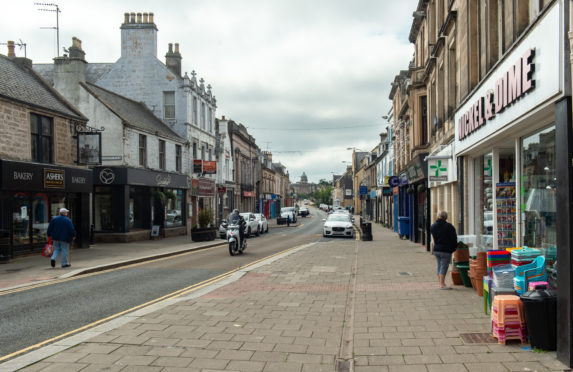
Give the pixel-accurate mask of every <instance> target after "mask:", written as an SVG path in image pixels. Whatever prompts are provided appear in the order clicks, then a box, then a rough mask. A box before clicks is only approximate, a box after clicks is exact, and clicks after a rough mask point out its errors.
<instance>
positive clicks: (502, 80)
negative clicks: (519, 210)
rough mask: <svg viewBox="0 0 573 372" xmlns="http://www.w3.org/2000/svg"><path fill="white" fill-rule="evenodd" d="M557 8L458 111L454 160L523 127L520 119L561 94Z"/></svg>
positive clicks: (532, 30) (557, 4) (559, 33)
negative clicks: (505, 133)
mask: <svg viewBox="0 0 573 372" xmlns="http://www.w3.org/2000/svg"><path fill="white" fill-rule="evenodd" d="M559 8H560V6H559V2H556V3H555V4H554V5H553V6H552V8H551V9H549V10H548V11H547V12H546V13H545V14H544V15H543V17H542V18H541V19H540V20H539V21H538V22H537V24H536V26H535V27H532V28H531V29H530V30H529V31H528V33H527V34H526V35H525V36H524V37H523V39H522V40H520V42H519V44H516V46H515V47H514V48H513V50H512V51H511V52H510V53H508V54H507V57H505V58H504V59H503V60H502V61H500V63H499V64H498V67H497V68H496V69H495V70H493V71H492V72H491V73H490V74H489V78H487V79H485V80H484V81H483V82H482V83H481V84H480V85H479V86H478V87H477V88H476V89H475V93H474V94H473V95H472V96H471V97H469V98H468V99H467V100H466V101H465V103H464V104H463V105H462V106H461V107H460V109H459V110H458V111H457V112H456V114H455V123H456V125H455V132H456V133H455V141H456V143H455V149H456V155H458V154H462V153H464V152H465V151H466V150H468V149H469V148H471V147H473V146H474V145H476V144H478V143H482V142H483V141H485V140H487V139H488V138H490V137H491V136H492V135H494V134H495V133H496V132H499V131H501V130H506V129H509V128H511V127H512V126H514V125H516V124H519V120H518V119H519V118H520V117H522V116H523V115H525V114H527V113H528V112H531V111H532V110H534V109H535V108H536V107H537V106H539V105H541V104H543V103H546V102H547V101H548V100H549V99H552V98H554V97H556V96H557V95H559V94H562V92H563V89H564V88H563V87H564V84H565V82H564V76H565V74H563V73H559V71H563V66H562V65H563V58H562V57H561V54H560V49H561V47H560V46H561V45H562V44H563V43H564V41H563V39H564V33H563V30H562V27H560V25H561V24H562V22H561V19H560V14H559V13H560V9H559Z"/></svg>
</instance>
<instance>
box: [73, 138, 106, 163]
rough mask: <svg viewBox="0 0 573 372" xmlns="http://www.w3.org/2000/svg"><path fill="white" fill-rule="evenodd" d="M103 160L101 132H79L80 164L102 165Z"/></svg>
mask: <svg viewBox="0 0 573 372" xmlns="http://www.w3.org/2000/svg"><path fill="white" fill-rule="evenodd" d="M101 161H102V156H101V133H99V132H82V133H78V164H87V165H100V164H101Z"/></svg>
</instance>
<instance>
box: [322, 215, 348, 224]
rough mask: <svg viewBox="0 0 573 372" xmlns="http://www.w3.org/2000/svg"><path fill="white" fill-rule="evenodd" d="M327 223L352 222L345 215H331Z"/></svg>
mask: <svg viewBox="0 0 573 372" xmlns="http://www.w3.org/2000/svg"><path fill="white" fill-rule="evenodd" d="M326 220H327V221H339V222H350V218H349V217H348V216H346V215H344V214H331V215H330V216H328V218H327V219H326Z"/></svg>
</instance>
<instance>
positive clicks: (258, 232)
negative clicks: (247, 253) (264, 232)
mask: <svg viewBox="0 0 573 372" xmlns="http://www.w3.org/2000/svg"><path fill="white" fill-rule="evenodd" d="M255 235H256V236H259V235H261V228H260V227H259V226H257V232H256V233H255Z"/></svg>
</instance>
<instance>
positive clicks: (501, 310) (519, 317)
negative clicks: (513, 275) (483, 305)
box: [491, 295, 527, 344]
mask: <svg viewBox="0 0 573 372" xmlns="http://www.w3.org/2000/svg"><path fill="white" fill-rule="evenodd" d="M491 328H492V334H493V337H495V338H497V342H498V343H500V344H505V343H506V341H507V340H519V341H521V343H526V342H527V328H526V325H525V315H524V313H523V304H522V302H521V300H520V299H519V297H518V296H514V295H498V296H495V298H494V299H493V305H492V309H491Z"/></svg>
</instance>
